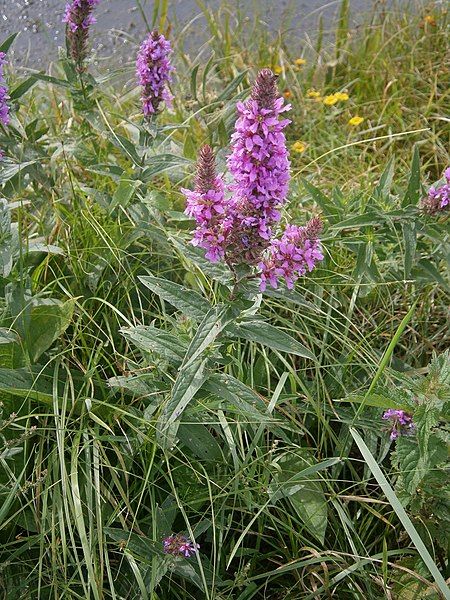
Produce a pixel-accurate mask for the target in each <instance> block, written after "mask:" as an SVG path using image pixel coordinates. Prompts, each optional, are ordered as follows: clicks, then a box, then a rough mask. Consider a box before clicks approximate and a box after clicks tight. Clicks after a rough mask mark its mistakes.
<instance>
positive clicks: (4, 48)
mask: <svg viewBox="0 0 450 600" xmlns="http://www.w3.org/2000/svg"><path fill="white" fill-rule="evenodd" d="M18 35H19V33H13V34H11V35H10V36H9V37H8V38H6V40H5V41H4V42H2V43H1V44H0V52H4V53H5V54H6V52H8V50H9V49H10V48H11V46H12V44H13V42H14V40H15V39H16V37H17V36H18Z"/></svg>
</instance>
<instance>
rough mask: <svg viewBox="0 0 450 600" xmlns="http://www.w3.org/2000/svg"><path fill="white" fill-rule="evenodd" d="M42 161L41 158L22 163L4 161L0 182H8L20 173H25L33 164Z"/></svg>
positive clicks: (0, 167) (1, 167) (0, 171)
mask: <svg viewBox="0 0 450 600" xmlns="http://www.w3.org/2000/svg"><path fill="white" fill-rule="evenodd" d="M38 162H40V161H39V160H37V159H36V160H29V161H26V162H22V163H11V162H8V163H7V162H6V161H5V162H4V164H3V166H1V164H0V184H2V183H6V182H7V181H9V180H10V179H12V178H13V177H15V176H16V175H18V174H19V173H21V174H22V175H25V174H26V173H27V172H28V171H29V170H30V167H31V166H32V165H35V164H36V163H38Z"/></svg>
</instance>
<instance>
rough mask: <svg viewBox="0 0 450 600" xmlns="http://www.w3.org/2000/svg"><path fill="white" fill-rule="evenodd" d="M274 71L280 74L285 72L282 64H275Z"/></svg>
mask: <svg viewBox="0 0 450 600" xmlns="http://www.w3.org/2000/svg"><path fill="white" fill-rule="evenodd" d="M273 72H274V73H275V75H279V74H280V73H282V72H283V67H282V66H281V65H275V66H274V68H273Z"/></svg>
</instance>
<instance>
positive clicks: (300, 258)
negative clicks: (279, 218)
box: [259, 217, 323, 291]
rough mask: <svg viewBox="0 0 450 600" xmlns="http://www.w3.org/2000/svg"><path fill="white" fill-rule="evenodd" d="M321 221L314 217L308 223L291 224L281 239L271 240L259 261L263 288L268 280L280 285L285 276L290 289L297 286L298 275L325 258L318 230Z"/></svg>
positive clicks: (312, 267) (263, 288)
mask: <svg viewBox="0 0 450 600" xmlns="http://www.w3.org/2000/svg"><path fill="white" fill-rule="evenodd" d="M321 231H322V221H321V220H320V219H319V218H318V217H315V218H314V219H311V221H309V223H307V224H306V226H305V227H298V226H297V225H288V226H287V227H286V229H285V230H284V232H283V235H282V236H281V238H280V239H274V240H272V242H271V244H270V246H269V248H268V251H267V255H266V256H265V257H264V260H263V261H262V262H261V263H260V264H259V267H260V269H261V290H263V291H264V290H265V289H266V285H267V282H268V283H269V284H270V285H271V286H272V287H273V288H276V287H278V280H279V279H280V278H284V280H285V282H286V286H287V287H288V289H290V290H291V289H292V288H293V287H294V282H295V280H296V279H298V278H299V277H301V276H302V275H304V274H305V273H306V272H307V271H312V270H313V269H314V267H315V264H316V262H317V261H319V260H323V254H322V252H321V248H320V242H319V234H320V232H321Z"/></svg>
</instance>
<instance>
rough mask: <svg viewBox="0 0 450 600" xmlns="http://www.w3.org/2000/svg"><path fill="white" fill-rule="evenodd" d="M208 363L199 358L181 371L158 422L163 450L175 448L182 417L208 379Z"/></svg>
mask: <svg viewBox="0 0 450 600" xmlns="http://www.w3.org/2000/svg"><path fill="white" fill-rule="evenodd" d="M206 362H207V359H206V358H202V357H199V358H197V360H195V361H194V362H192V363H190V365H189V366H188V367H186V368H184V369H181V370H180V371H179V373H178V377H177V379H176V381H175V384H174V386H173V389H172V393H171V395H170V397H169V398H168V400H167V401H166V403H165V405H164V406H163V409H162V411H161V414H160V416H159V418H158V421H157V436H158V439H159V442H160V444H161V447H162V448H165V449H168V448H170V447H172V446H173V444H174V442H175V438H176V435H177V431H178V427H179V423H180V417H181V415H182V414H183V412H184V411H185V409H186V407H187V406H188V405H189V403H190V402H191V400H192V399H193V398H194V396H195V394H196V393H197V392H198V390H199V389H200V388H201V387H202V385H203V383H204V381H205V379H206V376H205V368H206Z"/></svg>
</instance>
